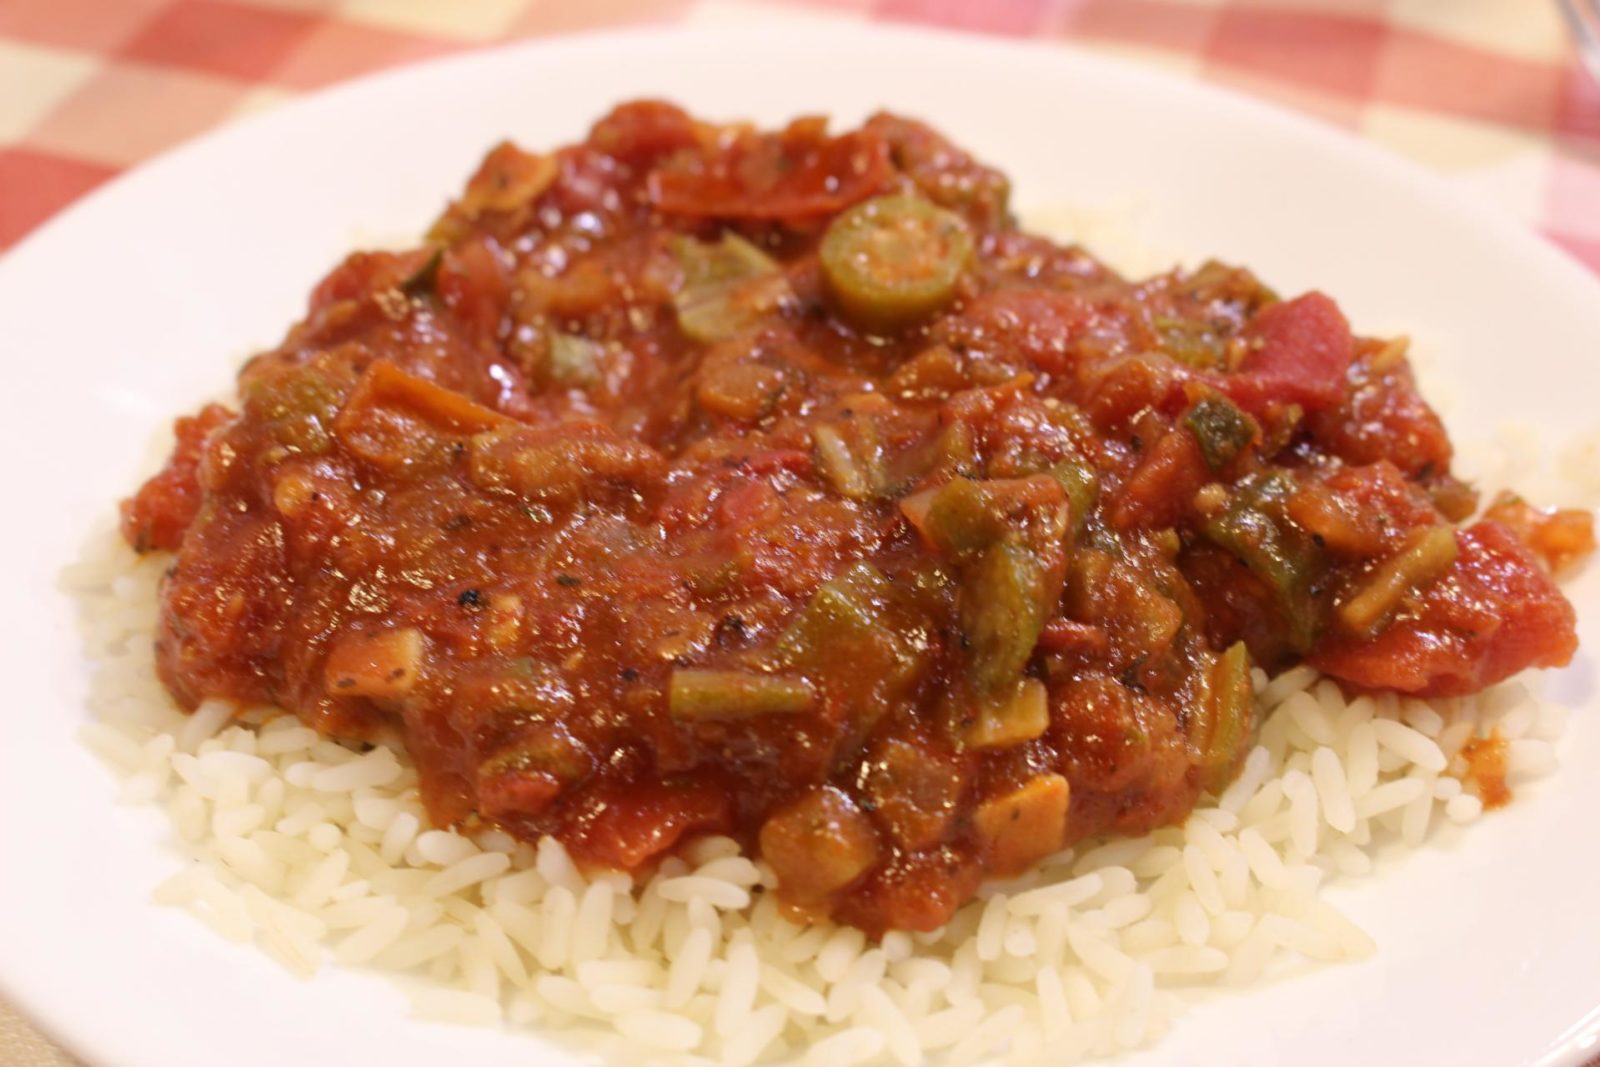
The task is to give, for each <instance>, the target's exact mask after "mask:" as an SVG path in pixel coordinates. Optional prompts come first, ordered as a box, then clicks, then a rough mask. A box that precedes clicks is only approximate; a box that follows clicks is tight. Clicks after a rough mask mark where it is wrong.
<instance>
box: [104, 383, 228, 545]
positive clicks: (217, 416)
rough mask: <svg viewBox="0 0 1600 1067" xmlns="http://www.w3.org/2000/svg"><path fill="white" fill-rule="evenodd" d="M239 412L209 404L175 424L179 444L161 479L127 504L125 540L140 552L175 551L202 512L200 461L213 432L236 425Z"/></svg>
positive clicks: (156, 478)
mask: <svg viewBox="0 0 1600 1067" xmlns="http://www.w3.org/2000/svg"><path fill="white" fill-rule="evenodd" d="M233 417H234V415H233V412H231V411H229V410H228V409H227V408H225V407H223V406H222V405H221V404H208V405H206V407H205V408H203V409H202V410H201V411H200V413H199V414H198V415H185V416H184V417H182V418H180V419H178V420H177V421H176V422H174V423H173V427H172V428H173V434H174V436H176V437H177V439H178V440H177V443H176V444H175V445H174V446H173V449H172V458H171V459H169V460H167V465H166V466H165V467H163V468H162V469H161V473H159V474H157V475H156V476H155V477H153V478H151V479H150V480H149V481H148V482H146V483H145V484H144V486H143V487H142V488H141V489H140V490H139V492H138V494H137V495H135V496H133V497H131V498H130V499H128V500H124V501H123V502H122V509H121V510H122V536H123V538H124V539H125V540H126V541H127V542H128V544H130V545H132V546H133V549H134V551H136V552H150V551H155V550H162V551H172V550H174V549H176V548H177V547H178V546H179V545H180V544H182V542H183V535H184V532H185V531H186V530H188V529H189V525H190V523H192V522H194V517H195V515H197V514H198V513H199V511H200V500H201V497H200V459H201V456H202V453H203V452H204V450H205V443H206V439H207V438H208V437H209V436H210V435H211V431H213V430H215V429H216V428H217V427H219V426H224V425H226V424H227V423H229V422H231V421H233Z"/></svg>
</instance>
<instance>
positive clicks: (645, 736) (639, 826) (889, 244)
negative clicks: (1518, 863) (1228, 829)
mask: <svg viewBox="0 0 1600 1067" xmlns="http://www.w3.org/2000/svg"><path fill="white" fill-rule="evenodd" d="M1007 189H1008V186H1007V182H1006V180H1005V179H1004V177H1003V176H1002V175H1001V174H999V173H998V172H997V171H994V170H992V169H990V168H988V167H986V166H984V165H982V164H980V163H978V162H976V161H974V160H973V159H971V158H970V157H969V156H968V155H966V154H965V153H964V152H962V151H961V150H960V149H959V148H957V147H955V146H954V145H951V144H950V143H948V142H947V141H945V140H944V139H943V138H942V137H940V136H939V135H938V134H936V133H934V132H933V131H932V130H929V129H928V128H927V127H925V126H922V125H920V124H918V123H915V122H912V121H909V120H906V119H902V118H897V117H894V116H887V115H880V116H877V117H875V118H873V119H872V120H870V121H869V122H867V123H866V124H865V125H864V126H863V127H862V128H861V129H859V130H855V131H851V132H849V133H846V134H844V135H842V136H831V135H829V134H828V133H827V132H826V130H825V128H824V126H823V124H822V123H821V122H820V121H817V120H802V121H800V122H797V123H795V124H793V125H791V126H790V127H788V128H786V129H785V130H782V131H778V132H776V133H771V134H763V133H759V132H755V131H751V130H748V129H745V128H742V127H740V128H722V127H714V126H710V125H707V124H704V123H701V122H697V121H695V120H692V119H691V118H689V117H688V116H687V115H685V114H684V113H682V112H681V111H679V110H677V109H676V108H673V107H670V106H668V105H663V104H655V103H643V104H633V105H628V106H625V107H622V108H619V109H618V110H617V111H615V112H613V113H612V114H610V115H608V116H607V117H605V118H604V119H603V120H602V121H601V122H600V123H599V124H598V125H597V126H596V127H595V128H594V130H593V131H592V132H591V133H590V135H589V137H588V138H587V140H585V141H584V142H582V143H579V144H576V145H572V146H569V147H566V148H562V149H560V150H557V151H554V152H551V153H547V154H532V153H527V152H523V151H522V150H520V149H517V148H515V147H512V146H510V145H502V146H500V147H498V148H496V149H495V150H494V151H493V152H491V153H490V155H489V156H488V157H487V159H486V160H485V161H484V163H483V165H482V167H481V168H480V169H479V171H478V173H477V174H476V175H475V176H474V177H473V179H472V180H471V182H470V183H469V185H468V187H467V189H466V191H465V193H464V194H463V196H462V197H461V199H459V200H457V201H456V202H455V203H454V204H452V205H451V207H450V208H449V210H447V211H446V212H445V214H444V216H443V217H442V218H441V219H440V220H439V222H438V223H437V224H436V225H435V226H434V229H433V231H432V234H431V236H430V241H429V244H428V245H427V246H425V247H423V248H419V249H416V250H414V251H410V252H403V253H386V252H374V253H360V254H356V255H353V256H351V257H350V258H349V259H347V260H346V261H345V262H344V263H342V264H341V265H339V266H338V267H337V268H336V269H335V270H334V271H333V273H332V274H330V275H329V276H328V277H327V278H326V279H325V280H324V281H323V282H322V283H321V284H320V285H319V286H318V287H317V288H316V290H315V292H314V293H313V295H312V298H311V302H310V306H309V308H308V311H307V314H306V317H305V318H304V319H303V320H302V321H301V322H300V323H298V324H297V325H296V326H294V328H293V329H291V330H290V331H289V334H288V336H287V337H286V338H285V339H284V341H283V342H282V343H281V344H280V345H279V346H278V347H276V348H275V349H273V350H272V351H269V352H265V353H262V354H261V355H259V356H257V357H256V358H255V359H253V360H251V361H250V362H249V364H248V365H247V366H246V367H245V368H244V369H243V371H242V372H241V374H240V378H239V387H240V398H239V411H238V413H237V414H233V413H230V412H225V411H222V410H220V409H216V408H211V409H207V410H206V411H205V412H203V413H202V414H201V415H200V416H198V417H197V418H196V419H194V420H180V422H179V424H178V437H179V445H178V448H177V451H176V452H175V453H174V456H173V460H172V462H171V464H170V466H169V467H168V469H167V470H165V471H164V472H162V474H160V475H158V476H157V477H156V478H155V479H153V480H152V481H151V482H150V483H149V484H148V485H147V486H146V487H145V488H144V490H143V491H141V492H140V494H139V495H138V496H137V497H136V498H134V500H132V501H131V502H129V504H128V505H126V507H125V525H124V529H125V532H126V534H127V536H128V538H129V540H130V541H131V542H132V543H133V544H134V545H135V547H137V548H139V549H141V550H149V549H171V550H175V551H176V553H177V555H176V559H175V562H174V565H173V567H172V570H171V574H170V577H169V578H168V579H167V581H166V583H165V586H164V588H163V594H162V613H161V622H160V638H159V644H158V649H157V651H158V659H159V667H160V670H161V675H162V678H163V679H164V680H165V682H166V684H167V685H168V686H169V687H170V689H171V690H172V692H173V693H174V694H175V695H176V696H177V697H178V698H179V699H180V700H181V701H183V702H184V703H186V704H189V705H192V704H194V703H196V702H198V701H199V700H201V699H203V698H206V697H211V696H222V697H232V698H236V699H238V700H241V701H249V702H273V703H276V704H279V705H281V706H283V707H285V708H287V709H289V710H291V711H293V712H294V713H296V714H297V715H299V716H300V717H301V718H303V719H304V720H305V721H306V722H308V723H310V724H312V725H314V726H316V727H317V728H318V729H320V730H323V731H325V732H327V733H329V734H332V735H336V736H340V737H349V738H367V737H372V736H375V735H377V734H378V733H379V732H380V731H383V730H385V729H388V728H394V727H398V729H399V730H400V732H401V733H402V735H403V737H404V740H405V743H406V745H407V747H408V748H409V750H410V752H411V754H412V756H413V757H414V758H415V760H416V763H417V765H418V768H419V771H420V774H421V782H422V789H423V793H424V799H425V800H426V803H427V805H428V809H429V811H430V813H431V815H432V817H433V819H434V821H435V822H436V823H439V824H442V825H448V824H456V825H463V826H466V827H468V828H471V827H474V826H478V825H483V824H495V825H498V826H501V827H503V828H505V829H506V830H508V831H510V832H511V833H514V834H517V835H520V836H523V837H525V838H530V839H532V838H534V837H537V836H538V835H541V834H545V833H550V834H556V835H558V836H559V837H560V838H561V839H562V840H563V841H564V842H565V843H566V844H567V845H568V847H569V848H570V849H572V851H573V852H574V853H575V854H576V855H578V856H579V857H580V858H582V859H583V860H584V861H585V862H589V863H594V864H604V865H612V866H619V867H627V868H632V867H638V866H641V865H645V864H649V863H651V862H653V861H654V860H655V859H656V858H658V857H659V856H661V855H662V854H664V853H666V852H667V851H669V850H671V849H672V848H673V847H675V845H676V844H677V843H678V842H679V841H681V840H682V839H683V838H684V837H685V835H691V834H697V833H703V832H712V831H715V832H727V833H732V834H735V835H737V836H739V837H740V838H741V839H742V840H744V841H745V842H746V844H747V845H749V846H750V847H751V848H753V849H756V850H758V851H760V852H761V853H762V854H763V855H764V856H765V857H766V858H767V859H768V860H769V861H770V862H771V863H772V864H773V866H774V867H775V869H776V870H777V871H778V874H779V877H780V882H781V884H780V886H779V890H778V892H779V893H780V895H781V897H782V899H783V900H784V901H785V902H786V904H787V905H788V906H790V907H791V908H793V909H795V910H796V911H800V912H804V913H807V914H813V915H818V914H827V915H831V916H833V917H835V918H837V919H839V920H841V921H844V922H850V923H855V924H857V925H860V926H862V927H864V928H866V929H868V930H870V931H874V932H876V931H880V930H883V929H886V928H890V927H902V928H913V929H928V928H931V927H934V926H937V925H939V924H940V923H942V922H943V921H945V920H946V919H947V918H948V917H949V915H950V914H951V913H952V911H953V910H954V909H955V907H956V906H957V905H959V904H960V903H961V902H962V901H963V900H965V899H967V898H968V897H969V896H970V895H971V894H972V893H973V892H974V890H975V888H976V886H977V884H978V882H979V881H980V879H981V878H983V877H984V876H986V875H991V874H1015V873H1018V872H1020V871H1022V870H1025V869H1027V868H1028V867H1029V866H1031V865H1032V864H1033V863H1035V862H1036V861H1037V860H1038V859H1040V858H1041V857H1043V856H1044V855H1046V854H1048V853H1050V852H1053V851H1055V850H1057V849H1059V848H1061V847H1062V846H1064V845H1066V844H1069V843H1071V842H1073V841H1075V840H1077V839H1079V838H1081V837H1083V836H1084V835H1087V834H1094V833H1101V832H1107V831H1114V832H1125V833H1138V832H1143V831H1147V830H1149V829H1151V828H1153V827H1156V826H1161V825H1164V824H1168V823H1171V822H1173V821H1175V820H1179V819H1181V818H1183V817H1184V816H1185V815H1186V814H1187V813H1188V812H1189V810H1190V809H1191V808H1192V806H1193V805H1194V803H1195V800H1196V798H1197V797H1198V796H1199V794H1200V793H1201V792H1202V791H1203V790H1204V789H1206V788H1213V787H1216V786H1218V785H1220V784H1221V783H1222V782H1224V781H1226V779H1227V778H1228V776H1229V775H1230V774H1231V773H1232V771H1233V769H1234V767H1235V765H1236V762H1237V759H1238V757H1239V755H1240V754H1241V753H1242V751H1243V750H1244V748H1245V747H1246V746H1247V742H1248V737H1249V731H1250V727H1251V722H1250V715H1251V701H1250V697H1249V683H1248V678H1249V667H1250V666H1251V664H1252V662H1253V663H1255V664H1258V665H1261V666H1263V667H1265V668H1267V669H1277V668H1279V667H1281V666H1283V665H1286V664H1288V663H1291V662H1294V661H1297V660H1301V659H1309V660H1310V661H1311V662H1312V663H1314V664H1316V665H1318V666H1319V667H1320V668H1322V669H1323V670H1325V671H1328V672H1330V673H1333V674H1335V675H1337V676H1339V677H1341V678H1343V679H1345V680H1347V681H1348V682H1350V683H1352V684H1354V685H1357V686H1367V687H1389V688H1395V689H1400V690H1404V691H1406V692H1410V693H1416V694H1422V695H1428V694H1440V693H1456V692H1463V691H1468V690H1471V689H1475V688H1479V687H1481V686H1483V685H1486V684H1489V683H1491V682H1493V681H1496V680H1498V679H1499V678H1503V677H1505V676H1506V675H1508V674H1510V673H1512V672H1514V671H1517V670H1520V669H1522V668H1524V667H1527V666H1548V665H1556V664H1561V663H1564V662H1566V660H1567V659H1568V658H1569V657H1570V655H1571V654H1572V651H1573V648H1574V645H1575V638H1574V636H1573V627H1572V609H1571V607H1570V606H1569V605H1568V604H1567V602H1566V601H1565V600H1564V599H1563V598H1562V596H1561V594H1560V593H1559V592H1558V591H1557V589H1556V588H1555V586H1554V585H1553V584H1552V583H1551V581H1550V579H1549V578H1548V577H1547V575H1546V573H1545V570H1544V568H1543V567H1542V566H1541V565H1540V563H1539V561H1538V560H1537V559H1536V558H1535V556H1534V554H1533V553H1532V552H1531V551H1530V550H1529V549H1528V548H1527V547H1526V545H1525V544H1524V543H1523V541H1522V540H1521V539H1519V537H1518V536H1517V535H1516V533H1515V532H1514V531H1513V530H1512V529H1511V528H1508V527H1507V526H1505V525H1502V524H1499V523H1495V522H1478V523H1476V524H1470V525H1467V526H1464V527H1462V528H1461V529H1460V530H1459V531H1457V532H1455V533H1450V532H1449V529H1450V528H1449V525H1448V524H1449V523H1450V522H1451V521H1454V520H1459V519H1461V518H1464V517H1465V516H1466V514H1467V513H1469V512H1470V511H1471V510H1472V506H1473V500H1472V495H1471V493H1470V490H1468V489H1467V488H1466V487H1465V486H1463V485H1462V484H1461V483H1459V482H1457V481H1456V480H1454V479H1453V478H1451V477H1450V475H1449V470H1448V468H1449V457H1450V448H1449V442H1448V439H1447V438H1446V437H1445V435H1444V431H1443V428H1442V426H1441V425H1440V423H1439V420H1438V419H1437V418H1436V416H1435V415H1434V414H1433V412H1432V410H1431V409H1429V408H1428V406H1427V405H1426V404H1425V403H1424V402H1423V401H1422V399H1421V398H1420V397H1419V396H1418V395H1417V393H1416V390H1415V387H1414V384H1413V382H1412V378H1411V375H1410V372H1409V369H1408V368H1407V367H1406V365H1405V362H1404V359H1403V358H1401V359H1398V360H1396V359H1394V358H1393V351H1392V350H1391V349H1389V348H1386V346H1385V345H1383V344H1382V343H1381V342H1379V341H1373V340H1367V339H1362V338H1359V337H1357V336H1355V335H1354V334H1352V332H1351V330H1350V327H1349V326H1348V324H1347V323H1346V322H1345V319H1344V316H1343V315H1342V314H1341V313H1340V311H1339V309H1338V307H1337V306H1336V305H1335V304H1334V302H1333V301H1332V300H1330V299H1329V298H1328V297H1326V296H1324V295H1322V294H1319V293H1310V294H1305V295H1301V296H1297V297H1294V298H1292V299H1281V298H1279V297H1278V296H1277V295H1276V294H1274V293H1272V292H1271V291H1270V290H1269V289H1267V288H1266V287H1265V286H1264V285H1262V284H1261V283H1260V282H1259V281H1257V280H1256V279H1255V278H1254V277H1253V276H1252V275H1251V274H1249V273H1248V272H1247V271H1244V270H1240V269H1237V268H1229V267H1224V266H1221V265H1218V264H1207V265H1205V266H1203V267H1201V268H1200V269H1199V270H1196V271H1190V272H1181V271H1180V272H1174V273H1170V274H1166V275H1161V276H1157V277H1155V278H1152V279H1148V280H1145V281H1141V282H1130V281H1127V280H1124V279H1122V278H1120V277H1118V276H1117V275H1116V274H1114V273H1113V272H1112V271H1110V270H1109V269H1107V268H1106V267H1104V266H1103V265H1101V264H1099V263H1098V262H1096V261H1095V260H1094V259H1093V258H1091V257H1090V256H1089V255H1088V254H1087V253H1086V252H1084V251H1083V250H1081V249H1079V248H1076V247H1073V246H1063V245H1058V244H1054V243H1052V242H1050V241H1048V240H1045V239H1044V238H1041V237H1036V236H1033V235H1030V234H1027V233H1024V232H1022V231H1021V230H1019V229H1017V228H1016V226H1015V224H1014V223H1013V221H1012V219H1011V216H1010V214H1009V212H1008V209H1007V203H1006V195H1007ZM1563 531H1564V536H1563V537H1562V538H1561V540H1560V544H1561V545H1562V546H1566V547H1565V548H1564V550H1565V551H1569V552H1570V551H1572V550H1573V549H1572V547H1571V546H1574V545H1581V544H1582V543H1583V542H1582V540H1581V537H1577V536H1576V535H1575V534H1574V533H1573V531H1572V528H1571V524H1570V523H1568V525H1567V526H1565V527H1563ZM1549 540H1550V538H1549V537H1546V538H1544V541H1549Z"/></svg>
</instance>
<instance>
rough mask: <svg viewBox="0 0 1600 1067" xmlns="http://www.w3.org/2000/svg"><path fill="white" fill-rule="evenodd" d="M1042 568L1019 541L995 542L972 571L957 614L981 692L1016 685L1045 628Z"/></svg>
mask: <svg viewBox="0 0 1600 1067" xmlns="http://www.w3.org/2000/svg"><path fill="white" fill-rule="evenodd" d="M1044 578H1045V575H1044V568H1043V567H1041V566H1040V565H1039V561H1038V560H1037V559H1036V558H1034V555H1033V553H1032V552H1029V551H1028V550H1027V549H1025V548H1022V547H1021V546H1019V545H1012V544H1005V543H1001V544H995V545H991V546H989V548H987V549H985V550H984V552H983V555H981V556H979V557H978V559H977V561H976V562H975V563H973V564H972V565H971V567H970V568H969V569H968V571H967V573H966V575H965V577H964V579H963V580H962V585H961V599H960V603H959V605H958V609H957V611H958V616H959V620H960V624H961V633H962V637H963V639H964V642H965V644H966V648H967V653H968V661H967V662H968V673H969V676H970V677H971V679H972V682H973V685H974V686H975V687H976V689H977V690H978V692H979V693H981V694H985V695H992V694H994V693H996V692H999V691H1001V690H1002V689H1004V688H1005V687H1007V686H1010V685H1013V684H1015V682H1016V680H1017V678H1018V677H1019V676H1021V674H1022V669H1023V668H1024V667H1026V666H1027V664H1028V657H1029V656H1031V655H1033V646H1034V645H1036V644H1038V642H1039V633H1040V631H1042V630H1043V629H1044V623H1045V604H1044Z"/></svg>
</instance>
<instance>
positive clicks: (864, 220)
mask: <svg viewBox="0 0 1600 1067" xmlns="http://www.w3.org/2000/svg"><path fill="white" fill-rule="evenodd" d="M972 249H973V240H972V231H971V230H970V229H969V228H968V227H967V224H966V222H965V221H963V220H962V218H961V216H959V215H957V214H955V213H954V212H950V211H946V210H944V209H943V208H941V207H936V206H935V205H934V204H932V203H931V202H929V201H927V200H924V199H922V198H921V197H918V196H909V195H905V194H896V195H893V196H879V197H874V198H873V199H871V200H866V201H863V202H862V203H860V204H857V205H856V206H855V207H853V208H851V209H850V210H849V211H846V212H845V213H844V214H843V215H840V216H839V217H838V218H836V219H834V220H833V222H832V224H831V225H829V227H828V231H827V233H826V234H824V235H823V238H822V245H821V248H820V249H819V250H818V257H819V259H820V261H821V264H822V275H823V278H824V279H825V280H826V281H827V283H828V288H829V290H830V291H831V292H832V294H833V297H834V300H835V301H836V302H837V303H838V305H839V308H840V310H841V311H843V312H844V314H845V315H846V316H847V317H849V318H850V319H851V320H852V321H853V322H855V323H856V324H857V325H859V326H861V327H863V328H864V329H868V330H874V331H891V330H897V329H900V328H901V327H904V326H908V325H910V324H911V323H914V322H916V321H917V320H919V319H922V318H925V317H926V316H928V315H930V314H932V313H933V312H935V311H937V310H939V309H940V308H941V307H943V306H944V305H945V304H947V303H949V302H950V300H951V298H952V297H954V296H955V292H956V283H957V281H958V280H959V279H960V277H961V272H962V271H963V270H964V269H965V268H966V265H967V260H968V259H970V258H971V256H972Z"/></svg>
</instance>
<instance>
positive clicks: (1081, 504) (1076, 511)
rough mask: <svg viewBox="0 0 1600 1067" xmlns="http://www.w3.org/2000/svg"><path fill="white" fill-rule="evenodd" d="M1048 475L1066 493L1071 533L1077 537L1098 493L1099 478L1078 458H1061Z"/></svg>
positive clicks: (1092, 508)
mask: <svg viewBox="0 0 1600 1067" xmlns="http://www.w3.org/2000/svg"><path fill="white" fill-rule="evenodd" d="M1050 477H1052V478H1054V479H1055V480H1056V481H1058V482H1060V483H1061V488H1062V489H1063V490H1065V492H1066V494H1067V504H1068V506H1069V508H1070V509H1071V517H1070V518H1069V519H1068V521H1069V522H1070V523H1071V524H1072V535H1073V536H1074V537H1077V536H1078V535H1079V534H1081V533H1082V532H1083V526H1084V523H1086V522H1088V520H1089V513H1090V512H1092V511H1093V510H1094V503H1095V499H1096V497H1098V496H1099V495H1100V485H1099V478H1098V476H1097V475H1096V474H1095V470H1094V468H1093V467H1091V466H1090V465H1089V464H1088V463H1086V462H1085V461H1083V460H1080V459H1064V460H1062V461H1061V462H1060V463H1057V464H1056V465H1055V466H1054V467H1051V468H1050Z"/></svg>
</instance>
